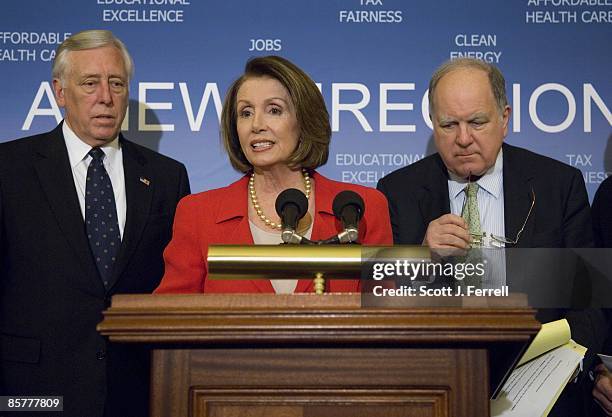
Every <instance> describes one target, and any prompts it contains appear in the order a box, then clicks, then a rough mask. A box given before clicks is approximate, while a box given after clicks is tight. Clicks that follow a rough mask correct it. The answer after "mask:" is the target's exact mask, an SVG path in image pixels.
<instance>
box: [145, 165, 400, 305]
mask: <svg viewBox="0 0 612 417" xmlns="http://www.w3.org/2000/svg"><path fill="white" fill-rule="evenodd" d="M312 179H313V180H314V182H315V216H314V225H313V230H312V237H311V238H312V239H313V240H320V239H327V238H329V237H330V236H333V235H335V234H337V233H339V232H340V231H342V226H341V224H340V222H338V221H337V220H336V218H335V217H334V214H333V211H332V202H333V199H334V197H335V196H336V194H338V193H339V192H340V191H343V190H352V191H355V192H357V193H359V195H360V196H361V197H362V198H363V201H364V202H365V207H366V209H365V214H364V217H363V218H362V219H361V223H360V225H359V242H361V243H363V244H379V245H391V244H393V236H392V233H391V223H390V220H389V210H388V207H387V200H386V199H385V197H384V196H383V195H382V194H381V193H380V192H379V191H377V190H375V189H373V188H367V187H363V186H360V185H355V184H347V183H342V182H338V181H333V180H330V179H327V178H325V177H324V176H322V175H320V174H318V173H316V172H315V173H313V175H312ZM248 182H249V177H248V176H244V177H242V179H240V180H238V181H236V182H234V183H233V184H230V185H229V186H227V187H224V188H219V189H216V190H210V191H206V192H203V193H199V194H193V195H190V196H187V197H185V198H183V199H182V200H181V201H180V203H179V205H178V207H177V210H176V215H175V219H174V227H173V235H172V240H171V241H170V243H169V244H168V246H167V247H166V250H165V251H164V261H165V263H166V270H165V274H164V277H163V278H162V281H161V283H160V285H159V287H157V289H156V290H155V292H156V293H194V292H206V293H254V292H262V293H274V288H273V287H272V284H271V283H270V280H268V279H259V280H208V279H206V276H207V274H208V268H207V262H206V257H207V253H208V246H209V245H212V244H243V245H252V244H253V237H252V236H251V230H250V228H249V218H248V204H249V202H248V198H247V195H248V194H247V186H248ZM327 286H328V288H327V291H330V292H355V291H358V290H359V281H357V280H329V281H328V282H327ZM312 291H314V288H313V285H312V280H311V279H300V280H298V284H297V287H296V289H295V292H312Z"/></svg>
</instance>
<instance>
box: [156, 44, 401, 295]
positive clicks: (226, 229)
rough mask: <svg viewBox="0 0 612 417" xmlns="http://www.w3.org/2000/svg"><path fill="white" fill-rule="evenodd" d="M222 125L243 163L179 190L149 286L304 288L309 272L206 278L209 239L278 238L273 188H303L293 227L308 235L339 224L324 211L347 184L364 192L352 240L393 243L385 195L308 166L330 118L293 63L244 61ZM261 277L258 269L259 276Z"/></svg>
mask: <svg viewBox="0 0 612 417" xmlns="http://www.w3.org/2000/svg"><path fill="white" fill-rule="evenodd" d="M221 134H222V138H223V143H224V146H225V149H226V151H227V153H228V155H229V159H230V162H231V164H232V166H233V167H234V168H235V169H237V170H239V171H241V172H243V173H245V176H244V177H242V178H241V179H240V180H238V181H236V182H234V183H233V184H230V185H229V186H227V187H224V188H219V189H216V190H211V191H206V192H203V193H200V194H195V195H190V196H187V197H185V198H184V199H182V200H181V202H180V203H179V205H178V208H177V211H176V216H175V220H174V229H173V236H172V241H171V242H170V244H169V245H168V247H167V248H166V250H165V252H164V260H165V263H166V269H165V274H164V277H163V279H162V281H161V283H160V285H159V287H158V288H157V290H156V293H189V292H207V293H209V292H223V293H229V292H234V293H251V292H270V293H272V292H276V293H293V292H311V291H313V285H312V280H309V279H305V280H293V281H292V280H269V279H259V280H208V279H206V277H207V262H206V257H207V252H208V246H209V245H213V244H250V245H252V244H278V243H281V230H280V219H279V218H278V216H277V214H276V210H275V207H274V205H275V202H276V198H277V196H278V195H279V194H280V193H281V192H282V191H283V190H286V189H288V188H297V189H299V190H302V191H303V192H304V194H305V195H306V197H307V198H308V203H309V204H308V212H307V214H306V215H305V216H304V218H303V219H302V220H301V221H300V224H299V225H298V232H299V233H301V234H302V235H304V236H306V237H308V238H310V239H311V240H320V239H326V238H329V237H330V236H332V235H335V234H337V233H339V232H340V231H342V226H341V224H340V223H339V222H338V221H337V220H336V218H335V217H334V214H333V211H332V201H333V199H334V197H335V196H336V194H338V192H340V191H343V190H352V191H355V192H357V193H358V194H359V195H360V196H361V197H362V198H363V200H364V202H365V207H366V209H365V214H364V217H363V218H362V219H361V223H360V225H359V242H360V243H364V244H389V245H390V244H392V242H393V238H392V234H391V226H390V221H389V211H388V208H387V201H386V199H385V197H384V196H383V195H382V194H381V193H380V192H378V191H377V190H374V189H372V188H366V187H363V186H359V185H353V184H345V183H341V182H337V181H333V180H330V179H328V178H325V177H324V176H322V175H321V174H319V173H317V172H316V171H314V169H315V168H317V167H319V166H321V165H323V164H325V162H327V157H328V154H329V141H330V137H331V128H330V125H329V115H328V113H327V109H326V107H325V102H324V101H323V96H322V95H321V93H320V91H319V90H318V88H317V86H316V85H315V83H314V82H313V81H312V80H311V79H310V77H309V76H308V75H307V74H306V73H304V72H303V71H302V70H301V69H300V68H298V67H297V66H295V65H294V64H293V63H291V62H289V61H288V60H286V59H284V58H281V57H277V56H268V57H258V58H254V59H251V60H249V61H248V62H247V64H246V67H245V71H244V74H243V75H242V76H241V77H240V78H238V79H237V80H236V81H235V82H234V83H233V84H232V85H231V87H230V89H229V90H228V93H227V96H226V98H225V102H224V104H223V112H222V115H221ZM262 278H265V277H262ZM358 289H359V282H358V281H357V280H333V279H332V280H328V281H327V288H326V291H334V292H347V291H358Z"/></svg>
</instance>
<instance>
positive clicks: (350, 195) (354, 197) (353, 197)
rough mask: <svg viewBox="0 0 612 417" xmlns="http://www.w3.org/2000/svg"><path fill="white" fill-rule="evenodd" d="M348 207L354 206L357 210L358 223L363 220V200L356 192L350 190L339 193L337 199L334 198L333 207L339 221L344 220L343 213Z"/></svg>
mask: <svg viewBox="0 0 612 417" xmlns="http://www.w3.org/2000/svg"><path fill="white" fill-rule="evenodd" d="M348 206H354V207H355V208H356V209H357V221H359V220H361V218H362V217H363V213H364V212H365V204H364V203H363V198H361V196H360V195H359V194H357V193H356V192H355V191H349V190H345V191H341V192H339V193H338V195H336V198H334V203H333V205H332V209H333V211H334V216H336V218H337V219H342V212H343V211H344V209H345V208H346V207H348Z"/></svg>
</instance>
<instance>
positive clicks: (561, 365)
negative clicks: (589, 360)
mask: <svg viewBox="0 0 612 417" xmlns="http://www.w3.org/2000/svg"><path fill="white" fill-rule="evenodd" d="M583 356H584V355H581V354H580V353H579V352H577V351H575V350H574V349H572V347H571V345H570V344H567V345H563V346H560V347H558V348H556V349H553V350H551V351H549V352H547V353H545V354H543V355H541V356H539V357H537V358H535V359H533V360H532V361H530V362H528V363H526V364H524V365H522V366H520V367H518V368H516V369H515V370H514V371H513V372H512V374H511V375H510V377H509V378H508V380H507V381H506V383H505V384H504V386H503V388H502V390H501V392H500V395H499V396H498V398H497V399H495V400H491V416H493V417H536V416H546V415H548V412H549V411H550V405H551V403H552V404H554V402H555V401H556V400H557V398H558V397H559V394H560V393H561V391H562V390H563V388H564V387H565V385H566V383H567V382H568V380H569V378H570V377H571V375H572V374H573V373H574V370H575V369H576V367H577V366H578V364H579V363H580V360H581V359H582V358H583Z"/></svg>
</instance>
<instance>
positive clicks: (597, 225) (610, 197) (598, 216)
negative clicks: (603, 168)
mask: <svg viewBox="0 0 612 417" xmlns="http://www.w3.org/2000/svg"><path fill="white" fill-rule="evenodd" d="M593 234H594V235H595V246H597V247H598V248H612V177H608V178H606V179H605V180H604V182H602V183H601V184H600V185H599V188H598V189H597V192H596V193H595V198H594V199H593Z"/></svg>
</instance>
